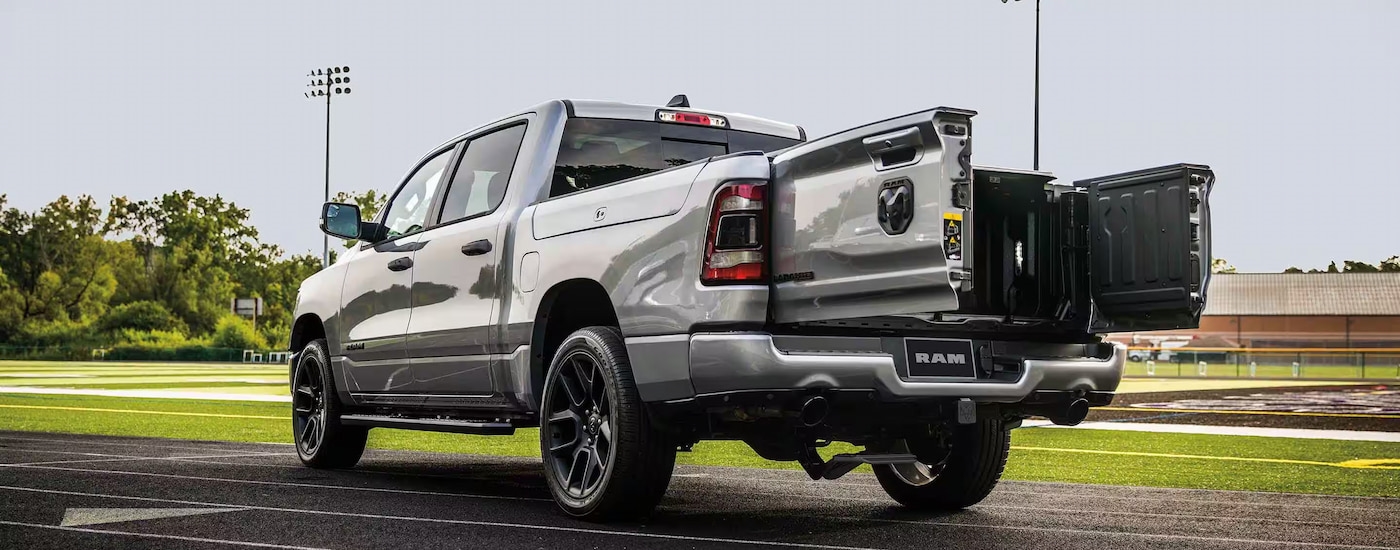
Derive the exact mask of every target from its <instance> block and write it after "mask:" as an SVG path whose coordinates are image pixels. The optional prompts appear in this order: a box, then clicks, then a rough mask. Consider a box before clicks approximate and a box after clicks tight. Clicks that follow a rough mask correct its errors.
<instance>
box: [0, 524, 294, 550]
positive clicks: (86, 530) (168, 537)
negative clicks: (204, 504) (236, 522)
mask: <svg viewBox="0 0 1400 550" xmlns="http://www.w3.org/2000/svg"><path fill="white" fill-rule="evenodd" d="M0 525H9V526H12V527H33V528H35V529H52V530H55V531H70V532H74V533H90V534H95V535H117V536H122V537H137V538H146V539H165V540H178V541H183V542H203V543H209V544H223V545H228V546H248V547H251V548H285V549H288V550H315V549H313V548H311V547H307V546H287V545H283V544H267V543H262V542H249V541H243V540H227V539H206V538H199V537H182V536H179V535H160V534H156V533H137V532H133V531H114V530H111V529H89V528H87V527H69V526H63V525H44V524H40V523H24V522H19V521H4V520H0Z"/></svg>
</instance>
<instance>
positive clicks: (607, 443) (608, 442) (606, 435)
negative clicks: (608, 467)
mask: <svg viewBox="0 0 1400 550" xmlns="http://www.w3.org/2000/svg"><path fill="white" fill-rule="evenodd" d="M612 443H613V438H612V421H611V419H609V418H608V417H606V416H604V417H603V423H602V424H599V425H598V446H599V447H602V448H604V449H607V450H608V451H612Z"/></svg>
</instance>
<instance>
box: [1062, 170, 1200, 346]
mask: <svg viewBox="0 0 1400 550" xmlns="http://www.w3.org/2000/svg"><path fill="white" fill-rule="evenodd" d="M1214 184H1215V174H1214V173H1213V172H1211V170H1210V167H1208V166H1203V165H1196V164H1176V165H1172V166H1162V167H1159V168H1149V169H1147V170H1138V171H1135V172H1128V173H1124V174H1115V175H1112V176H1104V177H1099V178H1093V179H1088V180H1083V181H1077V182H1075V185H1076V186H1077V187H1087V188H1088V190H1089V205H1090V206H1089V210H1090V212H1089V234H1090V239H1089V254H1090V266H1091V268H1090V283H1091V285H1092V288H1093V291H1092V296H1093V300H1094V310H1095V311H1094V319H1093V321H1092V323H1091V326H1090V329H1091V330H1092V331H1093V332H1118V331H1143V330H1166V329H1177V328H1194V327H1196V326H1197V325H1198V324H1199V323H1200V317H1201V310H1202V309H1204V308H1205V303H1206V287H1207V286H1208V285H1209V283H1210V263H1211V255H1210V203H1209V201H1208V198H1209V195H1210V190H1211V187H1212V186H1214Z"/></svg>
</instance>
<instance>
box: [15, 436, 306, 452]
mask: <svg viewBox="0 0 1400 550" xmlns="http://www.w3.org/2000/svg"><path fill="white" fill-rule="evenodd" d="M0 441H36V442H41V443H66V444H69V445H97V446H106V447H144V448H150V449H176V450H184V451H205V452H229V453H246V452H248V451H246V450H240V449H229V450H227V451H224V450H222V449H219V448H218V447H217V446H216V445H209V446H206V447H195V446H190V445H161V444H158V443H117V442H115V441H92V440H83V439H53V438H41V437H14V436H8V435H4V436H0ZM210 443H214V444H228V443H233V444H236V445H276V446H280V447H283V448H286V447H291V446H292V444H291V443H239V442H237V441H210Z"/></svg>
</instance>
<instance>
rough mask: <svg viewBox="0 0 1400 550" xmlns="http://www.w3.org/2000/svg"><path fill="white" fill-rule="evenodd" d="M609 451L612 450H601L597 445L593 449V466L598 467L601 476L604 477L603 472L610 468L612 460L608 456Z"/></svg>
mask: <svg viewBox="0 0 1400 550" xmlns="http://www.w3.org/2000/svg"><path fill="white" fill-rule="evenodd" d="M609 450H610V449H606V448H599V446H596V445H595V447H594V449H593V465H594V466H597V467H598V475H599V476H601V475H603V470H604V469H606V468H607V467H608V461H609V460H612V457H611V456H610V455H606V453H607V451H609Z"/></svg>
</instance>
